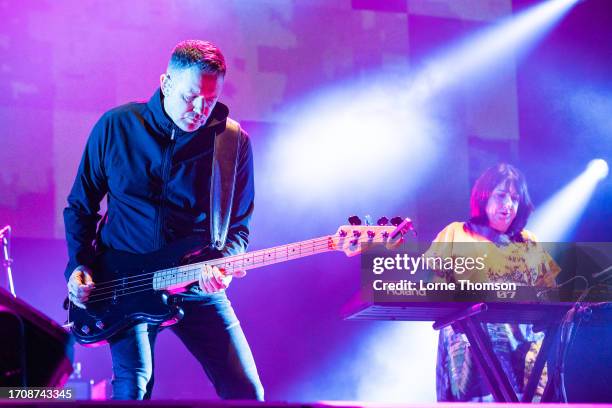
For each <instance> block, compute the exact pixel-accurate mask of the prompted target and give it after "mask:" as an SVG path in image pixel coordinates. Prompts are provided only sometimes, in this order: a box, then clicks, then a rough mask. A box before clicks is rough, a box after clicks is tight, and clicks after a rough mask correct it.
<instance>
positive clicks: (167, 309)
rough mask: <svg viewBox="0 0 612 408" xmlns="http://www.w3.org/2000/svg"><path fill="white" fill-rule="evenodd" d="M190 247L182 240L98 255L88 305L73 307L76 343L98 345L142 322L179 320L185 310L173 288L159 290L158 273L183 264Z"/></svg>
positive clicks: (164, 323)
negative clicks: (155, 285) (157, 247)
mask: <svg viewBox="0 0 612 408" xmlns="http://www.w3.org/2000/svg"><path fill="white" fill-rule="evenodd" d="M189 247H191V245H187V244H186V243H185V242H182V243H179V244H175V245H171V246H168V247H166V248H163V249H161V250H159V251H156V252H151V253H148V254H131V253H127V252H122V251H117V250H113V249H108V250H106V251H104V253H102V254H101V255H100V256H98V258H97V259H96V265H95V266H94V271H93V280H94V285H95V286H94V289H93V290H92V292H91V294H90V297H89V300H88V301H87V303H86V309H81V308H78V307H76V306H75V305H73V304H72V303H70V305H69V319H70V321H71V322H72V333H73V335H74V337H75V338H76V341H77V342H79V343H80V344H82V345H85V346H97V345H101V344H105V343H107V342H108V339H109V338H110V337H112V336H113V335H115V334H117V333H118V332H120V331H121V330H123V329H126V328H128V327H130V326H133V325H134V324H136V323H138V322H147V323H152V324H158V325H162V326H168V325H172V324H174V323H176V322H178V321H179V320H180V319H181V318H182V317H183V311H182V310H181V308H180V307H179V306H178V305H176V304H174V302H173V300H174V299H173V297H172V296H171V295H170V294H169V293H168V292H166V291H162V290H154V289H153V272H155V271H158V270H160V269H165V268H171V267H175V266H178V265H180V264H181V260H182V258H183V256H184V254H185V253H187V252H188V248H189Z"/></svg>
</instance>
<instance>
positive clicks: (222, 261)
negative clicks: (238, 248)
mask: <svg viewBox="0 0 612 408" xmlns="http://www.w3.org/2000/svg"><path fill="white" fill-rule="evenodd" d="M322 241H323V240H322V239H318V242H316V241H313V242H312V243H311V244H310V245H309V246H308V247H307V248H306V250H300V251H297V252H296V251H295V250H293V251H292V252H291V253H289V252H288V251H287V250H282V251H275V252H274V254H273V255H274V257H273V258H272V257H271V255H272V253H270V251H266V252H269V253H268V254H267V255H268V256H265V255H266V254H262V255H258V254H256V253H255V252H251V253H249V256H243V257H242V259H236V260H235V261H229V262H228V261H227V258H217V259H215V260H213V262H209V261H203V262H198V263H194V264H191V265H182V266H179V267H175V268H167V269H161V270H159V271H155V272H147V273H143V274H138V275H131V276H128V277H125V278H119V279H115V280H112V281H105V282H102V283H101V284H97V285H95V289H98V291H100V290H106V289H109V288H115V287H120V286H125V285H126V284H130V283H134V282H138V281H142V280H144V279H147V280H148V279H149V278H151V277H153V275H155V274H161V275H164V274H166V275H168V274H170V273H172V274H173V276H174V275H175V274H176V275H180V274H181V272H182V271H181V268H183V270H193V269H194V268H193V266H195V265H198V266H197V268H198V269H200V267H201V265H204V264H208V265H211V266H225V269H231V270H232V272H233V271H235V270H236V269H240V268H241V267H245V266H247V265H245V262H246V263H248V264H249V265H250V264H258V265H259V264H261V262H262V261H263V262H265V261H264V260H266V261H267V260H276V259H278V255H283V256H294V255H300V254H308V252H309V251H312V250H315V249H318V248H319V247H320V246H321V244H323V242H322ZM324 244H325V246H326V247H327V246H328V244H327V240H325V243H324ZM300 249H303V248H300ZM253 254H255V256H253ZM259 257H261V261H257V262H255V260H256V259H257V258H259ZM251 258H253V261H251V260H250V259H251ZM237 264H239V265H237ZM190 266H191V268H189V267H190ZM115 282H119V283H115ZM109 283H112V285H110V286H109V285H108V284H109Z"/></svg>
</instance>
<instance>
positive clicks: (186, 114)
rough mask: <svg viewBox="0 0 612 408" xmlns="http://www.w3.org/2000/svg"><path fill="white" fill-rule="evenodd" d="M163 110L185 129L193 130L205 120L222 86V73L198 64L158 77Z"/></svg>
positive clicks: (186, 130)
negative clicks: (219, 73) (213, 71)
mask: <svg viewBox="0 0 612 408" xmlns="http://www.w3.org/2000/svg"><path fill="white" fill-rule="evenodd" d="M160 82H161V89H162V93H163V94H164V110H165V111H166V114H168V116H170V119H172V121H173V122H174V124H175V125H176V126H178V127H179V128H180V129H181V130H184V131H185V132H193V131H195V130H197V129H198V128H199V127H200V126H202V125H204V123H206V120H207V119H208V117H209V116H210V114H211V112H212V110H213V108H214V107H215V104H216V103H217V100H218V99H219V95H220V94H221V90H222V88H223V76H222V75H217V74H210V73H205V72H202V71H200V70H199V69H198V68H187V69H173V70H171V71H169V72H167V73H165V74H162V76H161V78H160Z"/></svg>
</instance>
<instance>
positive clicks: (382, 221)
mask: <svg viewBox="0 0 612 408" xmlns="http://www.w3.org/2000/svg"><path fill="white" fill-rule="evenodd" d="M376 224H378V225H380V226H381V227H383V226H385V225H387V224H389V219H388V218H387V217H380V218H379V219H378V220H377V221H376Z"/></svg>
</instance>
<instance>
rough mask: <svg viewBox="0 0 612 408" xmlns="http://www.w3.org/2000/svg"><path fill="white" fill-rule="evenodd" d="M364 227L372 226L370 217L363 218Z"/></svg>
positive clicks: (368, 215)
mask: <svg viewBox="0 0 612 408" xmlns="http://www.w3.org/2000/svg"><path fill="white" fill-rule="evenodd" d="M363 222H364V225H372V216H371V215H370V214H367V215H365V216H364V217H363Z"/></svg>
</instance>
